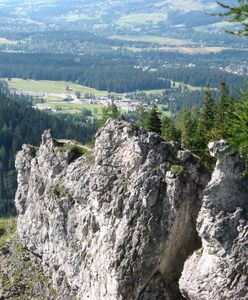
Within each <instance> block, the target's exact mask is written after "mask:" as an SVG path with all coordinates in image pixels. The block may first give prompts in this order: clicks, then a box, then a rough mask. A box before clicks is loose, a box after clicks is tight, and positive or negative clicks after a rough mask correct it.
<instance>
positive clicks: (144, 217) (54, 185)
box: [15, 120, 238, 300]
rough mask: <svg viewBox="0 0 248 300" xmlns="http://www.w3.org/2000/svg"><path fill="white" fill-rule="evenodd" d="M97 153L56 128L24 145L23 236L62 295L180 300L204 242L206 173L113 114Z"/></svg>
mask: <svg viewBox="0 0 248 300" xmlns="http://www.w3.org/2000/svg"><path fill="white" fill-rule="evenodd" d="M93 154H94V155H93ZM93 154H92V153H91V152H90V151H89V149H87V148H85V147H83V146H80V145H77V144H75V145H73V144H72V143H71V144H64V143H62V142H61V141H60V142H59V141H56V140H54V139H53V137H52V135H51V132H50V131H46V132H45V133H44V134H43V136H42V143H41V146H40V147H39V148H35V147H33V146H29V145H24V146H23V149H22V151H21V152H19V153H18V155H17V158H16V168H17V172H18V190H17V193H16V200H15V201H16V207H17V210H18V214H19V217H18V235H19V238H20V240H21V242H22V244H23V245H24V247H25V248H26V249H27V250H28V251H29V252H31V253H32V255H34V256H36V257H37V260H39V261H40V263H41V265H42V267H43V269H44V270H45V271H46V273H47V274H49V276H50V277H51V278H52V281H53V285H54V287H55V289H56V290H57V291H58V292H59V294H60V296H59V299H66V300H68V299H74V298H73V297H76V298H77V299H80V300H85V299H91V300H132V299H139V300H145V299H146V300H148V299H149V300H151V299H181V295H180V293H179V289H178V279H179V277H180V274H181V271H182V268H183V264H184V261H185V260H186V258H187V257H188V256H189V255H191V254H192V253H193V251H194V250H195V249H198V248H199V247H200V243H199V238H198V236H197V234H196V230H195V227H196V218H197V215H198V212H199V210H200V207H201V199H202V197H203V190H204V188H205V186H206V184H207V182H208V181H209V176H208V172H207V171H206V170H205V169H204V167H203V165H202V163H201V162H200V160H199V159H198V158H197V157H195V156H194V155H192V154H191V153H190V152H189V151H187V150H182V149H180V147H179V145H177V144H173V143H171V142H166V141H164V140H162V139H161V138H160V137H159V136H158V135H156V134H154V133H146V132H144V131H142V130H137V129H135V128H133V127H132V125H130V124H128V123H126V122H119V121H114V120H109V121H108V122H107V124H106V126H105V127H104V128H103V129H102V130H101V131H100V132H99V133H98V134H97V137H96V146H95V149H94V153H93ZM237 213H238V212H237ZM235 220H236V219H235Z"/></svg>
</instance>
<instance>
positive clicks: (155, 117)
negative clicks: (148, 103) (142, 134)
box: [145, 104, 162, 134]
mask: <svg viewBox="0 0 248 300" xmlns="http://www.w3.org/2000/svg"><path fill="white" fill-rule="evenodd" d="M161 126H162V124H161V119H160V113H159V112H158V109H157V106H156V105H155V104H154V105H153V106H152V109H151V110H150V111H149V112H148V113H147V116H146V119H145V129H146V130H147V131H151V132H156V133H157V134H161Z"/></svg>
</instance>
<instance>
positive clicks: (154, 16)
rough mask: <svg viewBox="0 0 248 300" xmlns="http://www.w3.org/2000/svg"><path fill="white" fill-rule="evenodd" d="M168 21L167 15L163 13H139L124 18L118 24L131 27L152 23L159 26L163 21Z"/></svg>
mask: <svg viewBox="0 0 248 300" xmlns="http://www.w3.org/2000/svg"><path fill="white" fill-rule="evenodd" d="M165 19H166V15H165V14H163V13H150V14H147V13H146V14H145V13H139V14H130V15H125V16H122V17H121V18H120V19H119V20H118V21H117V24H119V25H124V26H129V25H141V24H145V23H147V22H151V23H154V24H157V23H159V22H161V21H164V20H165Z"/></svg>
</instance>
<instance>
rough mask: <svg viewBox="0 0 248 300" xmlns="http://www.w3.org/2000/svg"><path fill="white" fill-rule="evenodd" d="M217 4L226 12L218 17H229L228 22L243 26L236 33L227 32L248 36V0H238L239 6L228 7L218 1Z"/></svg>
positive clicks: (233, 32)
mask: <svg viewBox="0 0 248 300" xmlns="http://www.w3.org/2000/svg"><path fill="white" fill-rule="evenodd" d="M217 3H218V4H219V5H220V6H221V7H222V8H224V10H225V12H223V13H219V14H217V15H219V16H222V17H227V18H226V20H227V21H228V22H231V23H237V24H240V25H241V28H240V29H238V30H236V31H230V30H226V31H227V32H229V33H231V34H235V35H240V36H248V22H247V21H248V0H238V5H237V6H236V5H235V6H233V5H228V4H225V3H223V2H222V1H221V2H219V1H217Z"/></svg>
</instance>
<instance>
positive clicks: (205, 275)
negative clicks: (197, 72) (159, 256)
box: [179, 141, 248, 300]
mask: <svg viewBox="0 0 248 300" xmlns="http://www.w3.org/2000/svg"><path fill="white" fill-rule="evenodd" d="M209 149H210V153H211V154H212V155H213V156H215V157H216V158H217V164H216V168H215V170H214V172H213V174H212V179H211V181H210V182H209V184H208V186H207V188H206V190H205V195H204V199H203V206H202V209H201V211H200V213H199V217H198V219H197V231H198V233H199V236H200V237H201V240H202V248H201V249H200V250H198V251H196V252H195V253H194V254H193V255H192V256H191V257H190V258H189V259H188V260H187V261H186V263H185V266H184V270H183V273H182V277H181V279H180V282H179V284H180V289H181V291H182V293H183V295H184V296H185V297H186V299H190V300H195V299H197V300H205V299H209V300H222V299H239V300H240V299H248V265H247V258H248V244H247V241H248V222H247V219H248V211H247V208H248V180H247V177H244V176H243V175H242V171H243V169H244V166H243V164H242V162H241V159H240V157H239V155H238V154H232V153H230V152H229V150H228V146H227V144H226V142H224V141H221V142H217V143H211V144H210V145H209Z"/></svg>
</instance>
